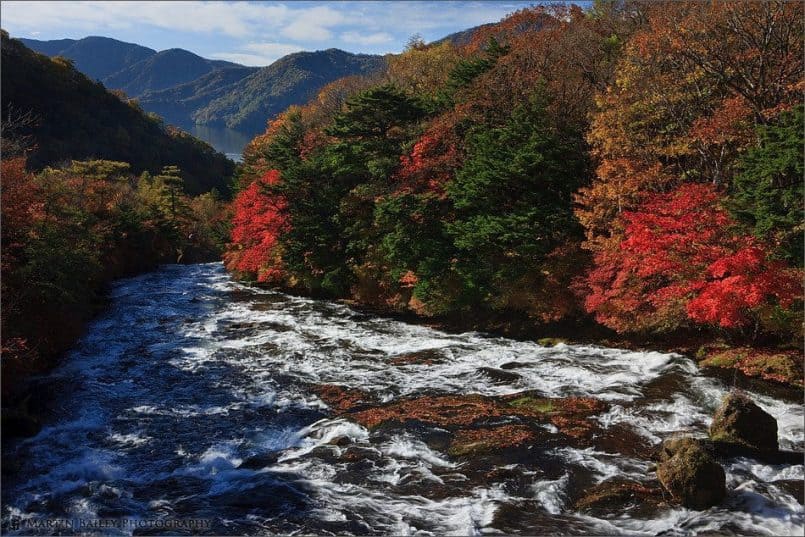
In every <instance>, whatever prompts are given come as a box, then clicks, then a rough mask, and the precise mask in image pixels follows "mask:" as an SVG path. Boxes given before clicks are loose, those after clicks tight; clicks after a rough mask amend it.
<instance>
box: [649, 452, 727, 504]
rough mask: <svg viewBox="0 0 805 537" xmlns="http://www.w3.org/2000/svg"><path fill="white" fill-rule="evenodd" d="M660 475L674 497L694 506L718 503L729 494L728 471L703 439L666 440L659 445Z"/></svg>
mask: <svg viewBox="0 0 805 537" xmlns="http://www.w3.org/2000/svg"><path fill="white" fill-rule="evenodd" d="M660 461H661V462H660V463H659V464H658V465H657V478H658V479H659V480H660V483H661V484H662V486H663V487H664V488H665V490H667V491H668V492H669V493H670V494H671V497H672V498H673V499H674V500H675V501H677V502H679V503H681V504H682V505H684V506H685V507H689V508H691V509H707V508H708V507H711V506H713V505H718V504H719V503H721V501H722V500H723V499H724V497H725V496H726V495H727V486H726V481H727V478H726V475H725V474H724V469H723V468H722V467H721V465H720V464H718V463H717V462H716V461H715V460H714V459H713V457H712V456H710V454H709V453H708V452H707V450H706V449H704V447H703V446H702V445H701V443H700V442H698V441H697V440H695V439H693V438H679V439H673V440H666V442H665V443H663V446H662V448H661V449H660Z"/></svg>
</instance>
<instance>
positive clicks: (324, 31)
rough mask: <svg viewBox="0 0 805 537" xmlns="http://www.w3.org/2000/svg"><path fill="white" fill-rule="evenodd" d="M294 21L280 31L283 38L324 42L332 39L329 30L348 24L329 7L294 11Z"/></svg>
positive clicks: (337, 12) (343, 17) (338, 13)
mask: <svg viewBox="0 0 805 537" xmlns="http://www.w3.org/2000/svg"><path fill="white" fill-rule="evenodd" d="M294 15H295V16H294V20H293V21H292V22H291V23H290V24H287V25H286V26H284V27H283V28H282V30H281V33H282V35H283V36H285V37H288V38H290V39H295V40H297V41H326V40H328V39H331V38H332V37H333V33H332V32H331V31H330V28H332V27H333V26H338V25H340V24H343V23H345V22H348V20H347V18H346V17H345V16H344V15H342V14H341V13H340V12H339V11H336V10H335V9H333V8H331V7H330V6H317V7H312V8H306V9H299V10H295V13H294Z"/></svg>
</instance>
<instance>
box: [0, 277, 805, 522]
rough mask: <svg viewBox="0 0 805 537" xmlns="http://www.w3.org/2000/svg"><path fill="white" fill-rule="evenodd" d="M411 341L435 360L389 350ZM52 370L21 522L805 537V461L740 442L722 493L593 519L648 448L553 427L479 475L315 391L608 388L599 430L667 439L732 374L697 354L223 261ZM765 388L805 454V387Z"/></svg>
mask: <svg viewBox="0 0 805 537" xmlns="http://www.w3.org/2000/svg"><path fill="white" fill-rule="evenodd" d="M411 353H427V355H428V356H431V357H433V358H434V359H429V360H422V361H420V362H411V363H400V362H392V361H391V360H393V358H394V357H395V356H400V355H411ZM511 364H517V365H516V367H514V366H512V365H511ZM501 366H507V367H504V368H502V369H501ZM490 371H498V372H500V371H505V372H506V373H507V375H502V376H501V375H495V374H491V375H490V374H489V372H490ZM38 382H39V385H40V390H39V393H41V394H42V397H44V398H46V400H45V401H43V402H42V403H41V404H43V405H47V406H48V407H49V408H50V409H51V415H52V416H51V418H50V420H49V422H48V423H47V424H46V426H45V427H44V428H43V429H42V431H41V432H40V433H39V434H38V435H37V436H36V437H34V438H30V439H25V440H21V441H18V442H16V443H13V444H11V445H8V446H5V453H4V461H6V464H8V461H13V464H14V466H15V468H14V469H13V471H11V472H10V473H9V474H8V475H6V476H4V477H5V478H4V481H3V491H2V493H3V504H4V512H3V519H4V532H3V533H4V534H9V533H11V534H13V533H14V526H13V525H10V522H9V521H10V520H14V519H16V520H19V519H20V518H31V519H37V518H45V517H51V518H53V517H59V518H122V517H125V518H134V519H159V518H166V519H167V518H201V519H209V520H211V521H212V524H213V525H212V528H210V529H209V530H208V533H211V534H242V533H249V534H257V533H283V534H287V533H295V532H296V533H305V534H310V533H314V534H323V533H353V534H393V535H401V534H413V533H420V532H421V533H434V534H479V533H501V532H502V533H523V534H529V535H535V534H556V533H563V534H621V533H622V534H631V535H634V534H640V535H642V534H647V535H655V534H662V535H688V534H697V533H702V532H707V531H713V532H726V533H738V534H746V533H750V534H773V535H789V534H790V535H794V534H800V535H801V534H802V531H803V524H805V512H804V511H803V507H802V505H800V503H799V502H798V501H797V500H796V499H795V498H794V496H793V495H792V494H791V493H789V492H787V491H786V488H785V487H782V486H778V484H776V483H779V482H781V481H783V480H789V482H790V481H792V480H802V479H803V477H805V473H804V470H803V466H802V465H799V466H782V465H781V466H770V465H765V464H761V463H758V462H756V461H751V460H747V459H737V460H735V461H734V462H732V463H730V464H728V465H727V467H726V471H727V486H728V489H729V496H728V498H727V499H726V500H725V501H724V502H723V504H722V505H721V506H719V507H718V508H712V509H710V510H707V511H692V510H687V509H683V508H665V509H660V510H649V511H648V512H645V511H642V512H641V511H640V510H639V509H636V510H633V511H629V512H619V513H611V514H609V515H601V517H600V518H596V517H594V516H592V515H590V514H584V513H580V512H576V511H574V509H573V504H572V502H571V500H572V498H574V497H577V496H578V494H579V490H578V489H579V488H580V487H582V488H583V487H585V486H586V487H589V486H593V485H595V484H596V483H600V482H602V481H604V480H605V479H607V478H610V477H613V476H627V477H629V478H631V479H634V480H638V481H641V480H647V479H650V478H652V477H653V475H652V474H651V472H650V470H649V468H650V466H651V462H650V461H649V460H646V459H643V458H640V457H638V456H627V455H623V454H616V453H611V452H608V451H606V449H604V448H601V447H588V448H584V449H581V448H573V447H570V446H563V445H560V444H556V443H555V442H553V443H551V442H548V443H546V445H545V446H533V448H531V451H530V452H529V453H531V455H529V457H532V456H533V460H530V459H528V458H526V459H525V460H521V461H519V462H517V463H512V464H508V465H507V466H506V467H505V468H499V469H498V470H500V471H498V472H497V473H495V474H494V476H493V475H492V474H489V473H487V474H484V475H486V476H488V477H487V478H480V479H479V477H478V475H477V472H474V470H473V463H472V461H466V460H459V459H456V458H453V457H450V456H449V455H448V454H447V453H446V452H445V451H442V450H440V449H439V448H438V446H435V444H434V443H433V442H429V440H428V439H429V438H430V437H429V436H428V431H425V430H424V429H423V428H421V427H420V428H417V427H408V428H396V429H395V428H380V429H378V430H372V431H369V430H367V429H365V428H364V427H361V426H360V425H358V424H356V423H353V422H351V421H348V420H346V419H344V418H339V417H336V416H335V415H334V413H333V412H331V411H330V409H329V408H328V407H327V405H326V404H325V403H324V402H323V401H322V400H321V399H319V397H317V396H316V395H315V391H314V390H313V389H312V388H311V387H312V386H315V385H317V384H322V383H330V384H338V385H343V386H348V387H354V388H362V389H364V390H368V391H371V392H372V393H373V394H375V395H376V396H378V398H379V399H380V400H381V401H391V400H397V399H399V398H403V397H407V396H413V395H422V394H428V393H430V394H467V393H477V394H484V395H490V396H491V395H502V394H508V393H515V392H520V391H523V390H537V391H539V392H541V393H543V394H545V395H546V396H550V397H561V396H572V395H586V396H592V397H596V398H599V399H603V400H605V401H607V402H608V403H609V409H608V410H607V411H606V412H605V413H603V414H601V415H599V416H597V417H596V418H595V419H597V420H598V422H599V425H600V426H601V427H602V430H608V429H611V430H617V428H618V427H620V428H621V429H622V430H623V428H624V427H625V428H628V429H629V430H630V431H631V432H632V433H633V434H634V435H635V436H636V437H638V438H641V439H643V441H645V442H646V444H647V445H652V444H656V443H658V442H659V441H660V440H661V439H662V438H663V437H665V436H667V435H668V434H671V433H672V432H676V431H687V432H692V433H702V432H704V431H705V430H706V427H707V426H708V424H709V421H710V416H711V415H712V412H713V410H714V409H715V407H716V406H717V405H718V403H719V401H720V399H721V397H722V396H723V395H724V394H725V393H726V391H727V390H728V387H727V386H726V385H724V384H722V383H721V382H720V381H719V380H716V379H713V378H707V377H703V376H700V375H697V374H696V369H695V366H694V364H693V363H692V362H691V361H689V360H688V359H686V358H683V357H680V356H675V355H669V354H661V353H640V352H629V351H624V350H616V349H607V348H600V347H593V346H566V345H559V346H556V347H553V348H545V347H541V346H539V345H536V344H534V343H529V342H518V341H514V340H510V339H505V338H493V337H484V336H483V335H482V334H477V333H465V334H447V333H443V332H440V331H436V330H433V329H430V328H427V327H423V326H415V325H409V324H405V323H402V322H399V321H395V320H388V319H382V318H376V317H373V316H369V315H366V314H363V313H358V312H355V311H353V310H351V309H349V308H348V307H346V306H344V305H341V304H335V303H328V302H323V301H316V300H310V299H305V298H297V297H290V296H287V295H284V294H280V293H275V292H269V291H263V290H257V289H252V288H248V287H245V286H242V285H239V284H237V283H235V282H233V281H231V280H230V279H229V277H228V276H227V275H226V273H225V272H224V270H223V268H222V267H221V266H220V265H219V264H206V265H191V266H168V267H164V268H162V269H160V270H158V271H156V272H153V273H150V274H146V275H143V276H140V277H137V278H133V279H129V280H125V281H122V282H120V283H119V284H117V285H116V286H115V287H114V289H113V290H112V304H111V306H110V308H109V310H108V311H107V313H105V314H104V315H103V316H101V317H100V318H98V319H97V320H96V321H95V322H93V323H92V325H91V326H90V327H89V330H88V333H87V334H86V336H85V337H84V338H83V339H82V340H81V341H80V342H79V343H78V344H77V345H76V350H75V351H73V352H71V353H70V354H69V356H67V357H66V359H65V360H64V363H63V365H62V366H61V367H60V368H59V369H57V370H56V371H54V372H53V373H52V374H50V375H48V376H47V377H45V378H42V379H40V380H39V381H38ZM752 396H753V397H754V398H755V400H756V401H758V403H759V404H761V406H763V407H764V408H765V409H766V410H767V411H769V412H770V413H771V414H772V415H774V416H775V417H776V418H777V420H778V423H779V429H780V430H779V436H780V443H781V447H783V448H787V449H802V448H803V412H802V407H801V404H800V402H798V401H785V400H782V399H777V398H772V397H769V396H763V395H761V394H752ZM547 428H548V429H550V426H548V427H547ZM431 433H432V431H431ZM550 434H551V431H550V430H548V431H546V435H549V436H550ZM431 436H432V435H431ZM334 439H338V440H337V441H336V442H333V440H334ZM347 450H352V451H351V453H364V454H365V456H363V457H357V458H356V457H344V456H343V455H344V453H345V452H346V451H347ZM4 473H6V472H4ZM775 482H776V483H775ZM50 531H51V532H52V531H53V530H50ZM20 532H21V533H26V534H28V533H31V530H27V531H21V530H20ZM38 532H39V533H49V531H48V530H45V529H42V530H39V531H38ZM105 532H107V533H115V532H116V530H113V529H108V530H105ZM68 533H69V532H68ZM120 533H124V534H125V533H131V530H130V529H124V530H122V531H121V532H120Z"/></svg>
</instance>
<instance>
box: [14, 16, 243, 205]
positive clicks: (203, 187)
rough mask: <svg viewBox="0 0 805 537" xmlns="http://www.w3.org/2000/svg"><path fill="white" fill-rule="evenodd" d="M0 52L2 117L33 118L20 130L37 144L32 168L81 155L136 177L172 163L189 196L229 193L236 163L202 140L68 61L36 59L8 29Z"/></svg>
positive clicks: (33, 53)
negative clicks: (118, 165)
mask: <svg viewBox="0 0 805 537" xmlns="http://www.w3.org/2000/svg"><path fill="white" fill-rule="evenodd" d="M0 51H1V52H2V57H1V58H0V61H2V66H3V68H2V71H0V86H2V116H3V120H4V121H6V120H7V118H8V117H9V115H10V114H12V113H13V114H15V115H16V114H24V113H26V112H30V113H31V114H33V116H34V118H35V120H36V121H35V124H34V125H31V126H29V127H27V128H26V129H24V131H22V132H19V133H18V134H20V135H23V136H30V137H31V138H32V139H33V142H34V144H35V148H34V150H33V151H32V152H31V153H30V154H29V157H28V164H29V166H30V167H31V168H32V169H41V168H42V167H44V166H48V165H52V164H58V163H60V162H64V161H68V160H71V159H76V160H80V159H87V158H101V159H108V160H119V161H123V162H128V163H130V164H131V166H132V169H133V170H134V171H135V172H137V173H139V172H142V171H146V170H148V171H150V172H159V170H160V169H161V168H162V167H163V166H168V165H177V166H179V168H181V170H182V172H183V176H184V179H185V190H186V191H187V192H188V193H190V194H198V193H201V192H205V191H208V190H210V189H211V188H213V187H216V188H218V189H219V190H221V191H225V190H226V189H227V178H228V177H231V175H232V173H233V170H234V163H233V162H232V161H230V160H228V159H227V158H226V157H225V156H224V155H222V154H220V153H217V152H215V151H214V150H213V148H212V147H210V146H209V145H207V144H206V143H204V142H202V141H200V140H197V139H196V138H193V137H192V136H190V135H188V134H186V133H183V132H181V131H176V130H174V129H166V128H165V127H163V126H162V123H161V121H160V120H159V119H158V118H155V117H151V116H149V115H147V114H145V113H144V112H143V111H142V110H141V109H140V108H139V107H138V106H137V105H136V104H134V103H125V102H123V101H121V100H120V99H119V98H118V97H116V96H115V95H113V94H111V93H109V92H108V91H107V90H106V89H105V88H104V87H103V86H102V85H101V84H99V83H97V82H93V81H91V80H90V79H89V78H87V77H86V76H84V75H83V74H81V73H80V72H78V71H77V70H76V69H75V68H74V67H73V66H72V65H71V64H70V63H69V62H65V61H61V60H59V59H50V58H48V57H47V56H43V55H41V54H37V53H35V52H33V51H32V50H30V49H28V48H27V47H25V45H23V44H22V43H21V42H20V41H18V40H16V39H9V37H8V34H7V33H6V32H2V43H0Z"/></svg>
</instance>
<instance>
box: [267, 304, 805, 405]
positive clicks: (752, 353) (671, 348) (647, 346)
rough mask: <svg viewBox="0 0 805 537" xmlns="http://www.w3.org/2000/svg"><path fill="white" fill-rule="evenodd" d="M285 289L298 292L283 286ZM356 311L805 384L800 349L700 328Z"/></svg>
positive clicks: (752, 380)
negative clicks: (664, 355) (616, 327)
mask: <svg viewBox="0 0 805 537" xmlns="http://www.w3.org/2000/svg"><path fill="white" fill-rule="evenodd" d="M282 291H283V292H286V293H296V291H294V290H292V289H283V290H282ZM339 302H341V303H343V304H346V305H348V306H350V307H352V308H354V309H356V310H358V311H361V312H364V313H368V314H372V315H381V316H385V317H389V318H393V319H397V320H401V321H404V322H408V323H414V324H419V325H423V326H428V327H431V328H436V329H439V330H443V331H446V332H450V333H461V332H468V331H475V332H483V333H488V334H491V335H495V336H501V337H507V338H511V339H515V340H518V341H535V342H537V343H539V344H541V345H545V346H552V345H555V344H557V343H568V344H584V345H600V346H602V347H614V348H620V349H628V350H633V351H640V352H650V351H660V352H668V353H677V354H681V355H683V356H686V357H688V358H691V359H692V360H694V361H695V362H697V364H698V365H699V366H700V367H701V368H703V369H704V370H706V371H707V373H708V374H711V375H714V376H720V377H722V378H725V379H726V378H731V379H732V382H733V383H734V384H735V385H736V386H743V387H751V386H754V387H761V386H762V385H763V384H765V385H767V386H766V390H772V391H776V390H778V389H783V390H786V391H796V392H801V390H802V388H803V387H804V386H805V368H804V367H803V360H805V357H803V350H802V348H801V347H800V348H797V347H795V346H793V345H790V344H789V345H785V344H781V343H779V342H777V344H774V343H770V342H767V343H766V344H764V345H758V346H753V345H752V344H751V343H747V342H734V343H731V342H728V341H727V340H726V339H724V338H720V337H718V336H715V335H714V334H712V333H707V332H704V331H693V330H691V331H687V332H677V333H675V334H670V335H663V336H656V335H655V336H640V335H629V334H618V333H617V332H615V331H613V330H610V329H608V328H606V327H604V326H602V325H600V324H597V323H595V322H594V321H593V320H592V319H590V318H589V317H588V318H585V319H578V318H576V319H573V320H570V321H566V322H561V323H549V324H536V323H534V322H533V321H532V320H530V319H528V318H526V317H524V316H517V315H498V316H486V317H481V316H474V317H471V316H455V317H423V316H421V315H418V314H416V313H414V312H411V311H406V312H400V311H398V310H394V309H391V308H380V307H378V306H376V305H367V304H363V303H360V302H358V301H356V300H352V299H340V300H339Z"/></svg>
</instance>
